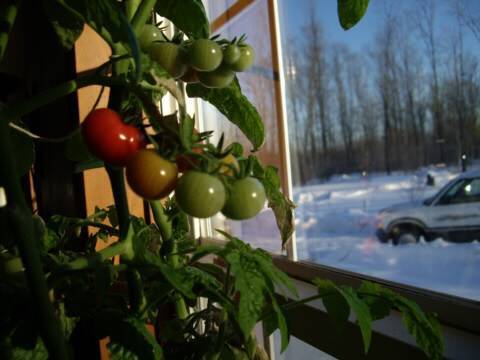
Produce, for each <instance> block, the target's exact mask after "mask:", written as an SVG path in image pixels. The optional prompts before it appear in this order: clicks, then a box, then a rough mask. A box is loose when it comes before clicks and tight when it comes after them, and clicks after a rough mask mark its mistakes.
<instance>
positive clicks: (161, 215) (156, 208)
mask: <svg viewBox="0 0 480 360" xmlns="http://www.w3.org/2000/svg"><path fill="white" fill-rule="evenodd" d="M149 203H150V207H151V208H152V213H153V219H154V220H155V224H157V226H158V229H159V230H160V234H161V235H162V240H163V241H171V242H172V251H171V253H170V255H169V257H168V263H169V264H170V265H171V266H173V267H174V268H178V267H180V256H179V255H178V244H177V241H176V239H175V237H174V236H172V234H173V232H172V222H171V221H170V219H168V216H167V214H166V213H165V208H164V207H163V205H162V203H161V202H160V200H155V201H150V202H149ZM175 309H176V312H177V316H178V318H179V319H186V318H187V317H188V310H187V305H186V304H185V300H184V299H183V298H182V296H181V295H180V294H178V295H177V296H176V300H175Z"/></svg>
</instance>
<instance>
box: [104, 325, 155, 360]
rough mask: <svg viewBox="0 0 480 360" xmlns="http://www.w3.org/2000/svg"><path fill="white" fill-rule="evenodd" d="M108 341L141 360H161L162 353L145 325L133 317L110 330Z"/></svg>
mask: <svg viewBox="0 0 480 360" xmlns="http://www.w3.org/2000/svg"><path fill="white" fill-rule="evenodd" d="M111 330H112V332H111V333H110V340H111V341H112V342H113V343H114V344H119V345H121V346H122V347H123V348H125V349H126V350H128V351H129V352H130V353H133V354H135V355H136V356H138V358H140V359H142V360H162V359H163V358H164V357H163V351H162V348H161V347H160V345H159V344H158V343H157V340H156V339H155V337H154V336H153V335H152V334H151V333H150V332H149V331H148V330H147V328H146V325H145V323H144V322H143V321H142V320H139V319H137V318H134V317H129V318H126V319H123V320H122V321H120V322H118V323H116V324H115V326H114V327H112V328H111Z"/></svg>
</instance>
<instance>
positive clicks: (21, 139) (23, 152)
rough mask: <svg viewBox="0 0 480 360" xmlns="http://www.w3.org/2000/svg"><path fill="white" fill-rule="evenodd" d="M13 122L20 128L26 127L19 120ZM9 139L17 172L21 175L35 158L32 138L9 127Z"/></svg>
mask: <svg viewBox="0 0 480 360" xmlns="http://www.w3.org/2000/svg"><path fill="white" fill-rule="evenodd" d="M15 123H16V124H17V125H19V126H21V127H22V128H26V126H25V124H23V123H22V122H21V121H15ZM10 141H11V144H12V148H13V153H14V154H15V163H16V165H17V173H18V175H19V176H23V175H25V174H26V173H28V171H29V170H30V168H31V167H32V164H33V162H34V160H35V146H34V143H33V140H32V139H31V138H30V137H28V136H27V135H25V134H22V133H20V132H19V131H17V130H14V129H12V128H10Z"/></svg>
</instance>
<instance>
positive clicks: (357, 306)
mask: <svg viewBox="0 0 480 360" xmlns="http://www.w3.org/2000/svg"><path fill="white" fill-rule="evenodd" d="M337 289H338V291H339V292H340V293H341V294H342V295H343V297H344V298H345V300H347V302H348V305H350V308H351V309H352V310H353V312H354V313H355V316H356V318H357V323H358V325H359V326H360V332H361V333H362V339H363V347H364V350H365V354H366V353H367V352H368V349H369V348H370V341H371V340H372V316H371V315H370V311H369V310H368V306H367V304H365V303H364V302H363V301H362V300H361V299H360V298H359V297H358V295H357V293H356V292H355V290H353V289H352V288H350V287H337Z"/></svg>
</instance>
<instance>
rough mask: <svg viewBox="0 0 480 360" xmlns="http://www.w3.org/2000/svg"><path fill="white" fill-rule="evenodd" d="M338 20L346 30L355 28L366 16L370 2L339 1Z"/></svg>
mask: <svg viewBox="0 0 480 360" xmlns="http://www.w3.org/2000/svg"><path fill="white" fill-rule="evenodd" d="M337 1H338V2H337V4H338V19H339V20H340V25H342V28H343V29H344V30H348V29H350V28H351V27H353V26H354V25H355V24H356V23H358V22H359V21H360V19H361V18H362V17H363V15H365V12H366V11H367V8H368V2H369V0H337Z"/></svg>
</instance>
